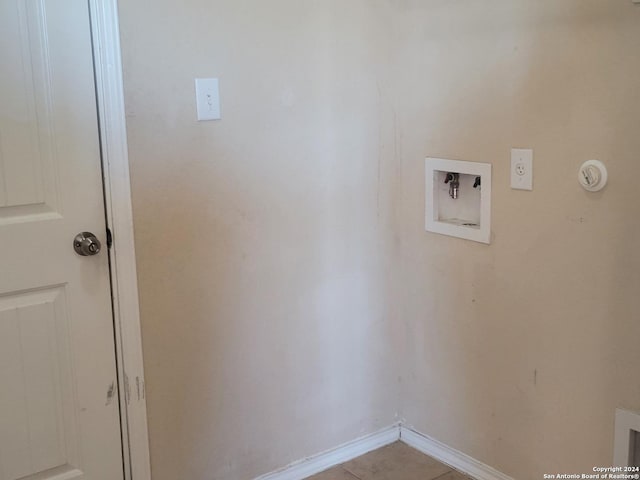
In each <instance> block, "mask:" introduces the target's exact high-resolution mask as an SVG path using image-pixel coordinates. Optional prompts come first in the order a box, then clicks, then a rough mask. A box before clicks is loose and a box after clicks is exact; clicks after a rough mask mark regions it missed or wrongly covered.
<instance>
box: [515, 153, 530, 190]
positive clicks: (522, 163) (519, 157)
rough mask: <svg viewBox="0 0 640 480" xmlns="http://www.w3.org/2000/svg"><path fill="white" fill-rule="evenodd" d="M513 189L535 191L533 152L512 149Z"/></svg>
mask: <svg viewBox="0 0 640 480" xmlns="http://www.w3.org/2000/svg"><path fill="white" fill-rule="evenodd" d="M511 188H513V189H516V190H533V150H531V149H527V148H512V149H511Z"/></svg>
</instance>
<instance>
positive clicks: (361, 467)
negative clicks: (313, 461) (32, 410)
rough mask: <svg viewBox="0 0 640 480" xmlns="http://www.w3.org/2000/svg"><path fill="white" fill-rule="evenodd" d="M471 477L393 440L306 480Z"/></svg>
mask: <svg viewBox="0 0 640 480" xmlns="http://www.w3.org/2000/svg"><path fill="white" fill-rule="evenodd" d="M434 479H438V480H471V479H470V478H469V477H467V476H465V475H463V474H461V473H459V472H456V471H455V470H453V469H452V468H450V467H448V466H446V465H444V464H442V463H440V462H438V461H437V460H434V459H433V458H431V457H428V456H427V455H424V454H422V453H420V452H419V451H417V450H414V449H413V448H411V447H409V446H407V445H406V444H404V443H402V442H395V443H392V444H391V445H387V446H386V447H382V448H379V449H378V450H374V451H373V452H369V453H367V454H365V455H362V456H361V457H358V458H354V459H353V460H350V461H348V462H346V463H343V464H342V465H338V466H336V467H333V468H330V469H329V470H326V471H324V472H322V473H319V474H317V475H313V476H312V477H308V478H307V480H434Z"/></svg>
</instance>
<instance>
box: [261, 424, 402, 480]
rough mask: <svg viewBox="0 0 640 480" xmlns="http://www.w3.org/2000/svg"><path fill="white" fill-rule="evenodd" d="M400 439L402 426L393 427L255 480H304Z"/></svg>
mask: <svg viewBox="0 0 640 480" xmlns="http://www.w3.org/2000/svg"><path fill="white" fill-rule="evenodd" d="M399 439H400V425H399V424H397V425H392V426H390V427H387V428H384V429H382V430H380V431H378V432H375V433H372V434H370V435H366V436H364V437H362V438H358V439H357V440H352V441H351V442H348V443H345V444H343V445H340V446H339V447H336V448H333V449H331V450H328V451H326V452H324V453H319V454H317V455H313V456H311V457H308V458H305V459H304V460H299V461H297V462H294V463H292V464H290V465H288V466H286V467H284V468H282V469H280V470H277V471H275V472H272V473H267V474H266V475H262V476H260V477H258V478H256V479H255V480H302V479H304V478H307V477H309V476H311V475H315V474H316V473H320V472H322V471H324V470H327V469H328V468H331V467H333V466H335V465H339V464H340V463H344V462H347V461H349V460H352V459H354V458H356V457H359V456H360V455H364V454H365V453H368V452H370V451H372V450H375V449H377V448H380V447H384V446H385V445H389V444H390V443H393V442H396V441H398V440H399Z"/></svg>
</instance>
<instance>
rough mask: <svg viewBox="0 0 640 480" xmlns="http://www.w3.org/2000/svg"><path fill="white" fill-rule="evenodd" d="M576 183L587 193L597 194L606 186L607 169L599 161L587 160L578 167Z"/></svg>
mask: <svg viewBox="0 0 640 480" xmlns="http://www.w3.org/2000/svg"><path fill="white" fill-rule="evenodd" d="M578 182H580V185H582V188H584V189H585V190H587V191H589V192H599V191H600V190H602V189H603V188H604V187H605V185H606V184H607V167H605V166H604V163H602V162H601V161H599V160H587V161H586V162H584V163H583V164H582V165H581V166H580V170H579V171H578Z"/></svg>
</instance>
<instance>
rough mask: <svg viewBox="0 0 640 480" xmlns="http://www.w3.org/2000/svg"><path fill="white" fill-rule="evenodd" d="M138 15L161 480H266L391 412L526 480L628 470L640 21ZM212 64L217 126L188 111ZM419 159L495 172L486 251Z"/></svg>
mask: <svg viewBox="0 0 640 480" xmlns="http://www.w3.org/2000/svg"><path fill="white" fill-rule="evenodd" d="M120 9H121V30H122V41H123V55H124V68H125V90H126V104H127V114H128V118H127V121H128V132H129V140H130V159H131V169H132V183H133V185H132V186H133V201H134V215H135V233H136V242H137V250H138V268H139V281H140V295H141V309H142V321H143V335H144V350H145V368H146V377H147V394H148V396H147V401H148V408H149V424H150V435H151V455H152V466H153V474H154V480H163V479H171V480H174V479H176V478H189V479H211V478H215V479H217V480H227V479H234V480H243V479H249V478H252V477H254V476H256V475H258V474H261V473H265V472H267V471H270V470H273V469H275V468H277V467H280V466H283V465H285V464H287V463H288V462H290V461H293V460H297V459H300V458H303V457H304V456H306V455H310V454H313V453H317V452H319V451H322V450H325V449H328V448H331V447H334V446H336V445H338V444H340V443H342V442H345V441H348V440H351V439H353V438H355V437H358V436H360V435H363V434H366V433H369V432H372V431H375V430H376V429H378V428H381V427H383V426H386V425H389V424H391V423H392V422H394V421H396V412H401V415H402V417H404V418H405V419H406V420H407V422H408V423H409V424H411V425H413V426H414V427H416V428H417V429H418V430H420V431H422V432H424V433H427V434H429V435H432V436H434V437H435V438H437V439H439V440H441V441H443V442H445V443H447V444H449V445H451V446H453V447H455V448H458V449H460V450H462V451H464V452H465V453H467V454H470V455H472V456H474V457H476V458H478V459H480V460H481V461H483V462H485V463H488V464H490V465H492V466H494V467H496V468H498V469H501V470H503V471H504V472H506V473H508V474H510V475H513V476H514V477H516V478H518V479H538V478H540V476H541V474H542V473H543V472H549V471H551V472H554V471H558V472H567V473H570V472H571V471H573V470H576V471H585V472H587V471H588V470H589V469H590V468H591V467H592V466H594V465H596V464H599V465H608V464H609V463H610V462H611V449H612V422H613V410H614V408H615V407H616V406H624V407H630V408H640V385H639V384H638V382H637V370H638V367H639V366H640V349H638V348H637V339H638V338H640V322H639V321H638V315H637V312H638V311H640V300H639V296H638V294H637V292H638V291H640V265H639V263H640V253H639V252H638V250H637V249H635V248H634V247H635V246H636V245H638V240H639V238H638V236H639V234H640V230H639V226H638V222H637V218H638V214H639V213H640V212H639V209H640V207H639V205H640V204H639V202H638V201H637V194H636V192H637V189H638V182H639V181H640V164H639V163H638V155H640V135H638V126H639V125H640V89H638V87H637V83H638V78H640V9H639V8H637V7H634V6H633V5H631V3H630V1H629V0H541V1H533V0H517V1H511V0H483V1H482V2H479V1H478V2H472V1H469V0H466V1H463V0H429V1H425V0H397V1H383V0H377V1H375V0H360V1H357V0H350V1H343V0H326V1H324V0H323V1H318V2H316V1H298V0H274V1H269V2H262V1H258V0H242V1H241V0H233V1H230V0H215V1H206V2H205V1H201V0H187V1H184V2H175V1H168V0H158V1H153V2H152V1H150V0H147V1H137V2H128V1H123V2H121V5H120ZM207 76H215V77H219V78H220V82H221V83H220V84H221V94H222V113H223V120H222V121H220V122H205V123H197V122H196V121H195V120H194V118H195V107H194V99H193V96H194V94H193V79H194V78H195V77H207ZM511 147H531V148H533V149H534V150H535V164H534V170H535V179H534V184H535V190H534V191H533V192H520V191H512V190H510V189H509V185H508V181H509V180H508V175H509V173H508V165H509V149H510V148H511ZM427 155H434V156H441V157H449V158H457V159H463V160H474V161H483V162H490V163H492V164H493V168H494V170H493V178H494V182H493V192H494V193H493V228H492V230H493V243H492V245H490V246H486V245H481V244H476V243H473V242H468V241H463V240H458V239H452V238H448V237H443V236H439V235H435V234H430V233H426V232H424V228H423V224H424V206H423V202H424V199H423V195H424V193H423V192H424V185H423V168H424V163H423V159H424V157H425V156H427ZM589 158H599V159H601V160H603V161H605V162H606V163H607V165H608V167H609V171H610V176H611V180H610V185H609V186H608V187H607V189H606V190H605V191H604V192H602V193H598V194H587V193H586V192H584V191H583V190H581V189H580V187H579V186H578V184H577V180H576V176H577V167H578V165H579V164H580V163H581V162H582V161H583V160H586V159H589ZM398 376H400V382H398Z"/></svg>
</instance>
